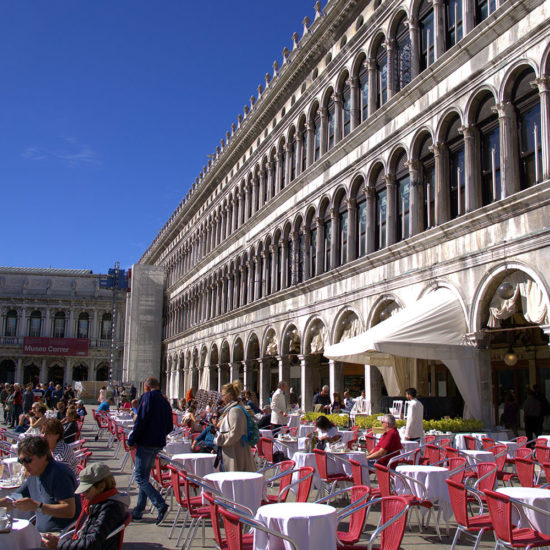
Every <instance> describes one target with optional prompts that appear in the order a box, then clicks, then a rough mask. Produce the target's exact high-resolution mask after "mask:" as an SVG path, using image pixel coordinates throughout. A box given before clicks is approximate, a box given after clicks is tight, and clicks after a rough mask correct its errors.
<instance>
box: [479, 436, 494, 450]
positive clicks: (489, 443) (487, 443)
mask: <svg viewBox="0 0 550 550" xmlns="http://www.w3.org/2000/svg"><path fill="white" fill-rule="evenodd" d="M481 445H482V446H483V448H484V449H485V450H490V449H492V448H493V447H494V446H495V445H496V443H495V440H494V439H491V438H490V437H482V438H481Z"/></svg>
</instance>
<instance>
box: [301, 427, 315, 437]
mask: <svg viewBox="0 0 550 550" xmlns="http://www.w3.org/2000/svg"><path fill="white" fill-rule="evenodd" d="M315 429H316V428H315V426H314V425H313V424H302V425H301V426H300V427H299V428H298V437H306V436H307V435H309V434H310V433H312V432H314V431H315Z"/></svg>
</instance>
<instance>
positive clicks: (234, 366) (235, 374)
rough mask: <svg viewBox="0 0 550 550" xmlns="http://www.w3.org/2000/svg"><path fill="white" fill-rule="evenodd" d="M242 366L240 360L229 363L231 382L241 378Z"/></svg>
mask: <svg viewBox="0 0 550 550" xmlns="http://www.w3.org/2000/svg"><path fill="white" fill-rule="evenodd" d="M240 366H241V363H240V362H238V361H237V362H235V363H230V365H229V381H230V382H233V381H234V380H238V379H239V375H240V372H239V368H240Z"/></svg>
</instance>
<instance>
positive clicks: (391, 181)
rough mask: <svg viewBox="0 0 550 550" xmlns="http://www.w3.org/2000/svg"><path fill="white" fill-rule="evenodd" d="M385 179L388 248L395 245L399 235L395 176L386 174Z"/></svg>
mask: <svg viewBox="0 0 550 550" xmlns="http://www.w3.org/2000/svg"><path fill="white" fill-rule="evenodd" d="M385 179H386V189H387V193H388V210H387V220H386V246H389V245H391V244H395V243H396V242H397V241H398V239H399V238H400V237H401V235H397V184H396V183H395V174H393V173H388V174H386V176H385Z"/></svg>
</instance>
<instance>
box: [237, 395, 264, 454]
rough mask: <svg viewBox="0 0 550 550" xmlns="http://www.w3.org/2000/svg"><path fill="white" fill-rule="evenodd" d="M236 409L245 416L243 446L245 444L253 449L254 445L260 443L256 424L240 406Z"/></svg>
mask: <svg viewBox="0 0 550 550" xmlns="http://www.w3.org/2000/svg"><path fill="white" fill-rule="evenodd" d="M237 407H239V409H241V411H243V413H244V414H245V415H246V435H243V445H244V443H245V442H246V443H248V444H249V445H250V446H251V447H254V445H256V443H258V441H260V430H259V428H258V424H256V421H255V420H254V418H252V417H251V416H250V415H249V414H248V413H247V412H246V411H245V410H244V409H243V408H242V407H241V406H240V405H237Z"/></svg>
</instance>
